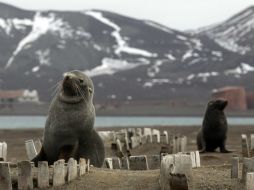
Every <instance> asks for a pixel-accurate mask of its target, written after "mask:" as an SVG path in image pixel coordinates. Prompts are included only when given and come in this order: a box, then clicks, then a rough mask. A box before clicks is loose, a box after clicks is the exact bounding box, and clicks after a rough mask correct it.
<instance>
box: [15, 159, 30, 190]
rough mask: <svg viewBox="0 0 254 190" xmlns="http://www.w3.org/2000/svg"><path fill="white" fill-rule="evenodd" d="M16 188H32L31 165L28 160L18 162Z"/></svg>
mask: <svg viewBox="0 0 254 190" xmlns="http://www.w3.org/2000/svg"><path fill="white" fill-rule="evenodd" d="M18 189H19V190H28V189H29V190H30V189H33V176H32V167H31V164H30V162H29V161H21V162H18Z"/></svg>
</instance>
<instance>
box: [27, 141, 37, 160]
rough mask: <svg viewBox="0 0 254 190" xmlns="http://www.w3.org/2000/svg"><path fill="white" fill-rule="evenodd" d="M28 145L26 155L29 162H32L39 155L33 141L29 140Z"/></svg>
mask: <svg viewBox="0 0 254 190" xmlns="http://www.w3.org/2000/svg"><path fill="white" fill-rule="evenodd" d="M25 144H26V154H27V157H28V159H29V160H32V159H33V158H34V157H35V156H36V155H37V151H36V148H35V145H34V141H33V140H27V141H26V142H25Z"/></svg>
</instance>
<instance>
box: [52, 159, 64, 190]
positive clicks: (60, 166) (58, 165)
mask: <svg viewBox="0 0 254 190" xmlns="http://www.w3.org/2000/svg"><path fill="white" fill-rule="evenodd" d="M64 183H65V166H64V160H63V159H61V160H58V161H56V162H54V166H53V186H60V185H63V184H64Z"/></svg>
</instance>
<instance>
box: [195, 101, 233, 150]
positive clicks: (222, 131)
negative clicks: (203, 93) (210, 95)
mask: <svg viewBox="0 0 254 190" xmlns="http://www.w3.org/2000/svg"><path fill="white" fill-rule="evenodd" d="M227 104H228V102H227V100H224V99H216V100H211V101H210V102H208V104H207V108H206V112H205V115H204V119H203V124H202V128H201V129H200V130H199V132H198V134H197V146H198V150H199V151H200V152H201V153H202V152H214V151H215V149H216V148H220V152H222V153H229V152H231V151H228V150H227V149H226V147H225V143H226V139H227V128H228V125H227V119H226V116H225V114H224V111H223V110H224V109H225V107H226V106H227Z"/></svg>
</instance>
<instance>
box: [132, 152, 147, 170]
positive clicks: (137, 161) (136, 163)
mask: <svg viewBox="0 0 254 190" xmlns="http://www.w3.org/2000/svg"><path fill="white" fill-rule="evenodd" d="M129 164H130V170H148V169H149V168H148V163H147V157H146V156H145V155H142V156H130V158H129Z"/></svg>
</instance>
